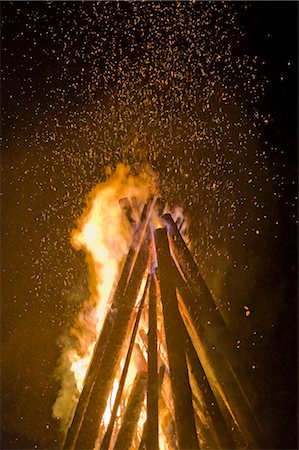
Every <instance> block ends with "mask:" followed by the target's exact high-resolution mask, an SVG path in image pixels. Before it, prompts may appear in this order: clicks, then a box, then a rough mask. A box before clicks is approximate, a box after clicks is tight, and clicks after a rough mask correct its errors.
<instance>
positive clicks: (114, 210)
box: [53, 164, 156, 426]
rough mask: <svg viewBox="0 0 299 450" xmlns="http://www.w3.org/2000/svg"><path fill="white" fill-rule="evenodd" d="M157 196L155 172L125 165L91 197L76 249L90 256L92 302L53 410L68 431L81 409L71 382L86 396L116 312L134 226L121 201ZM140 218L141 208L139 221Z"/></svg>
mask: <svg viewBox="0 0 299 450" xmlns="http://www.w3.org/2000/svg"><path fill="white" fill-rule="evenodd" d="M155 193H156V188H155V181H154V176H153V173H152V171H151V170H150V169H149V168H146V169H144V170H143V171H142V172H141V173H140V175H138V176H134V175H133V174H132V173H131V171H130V168H129V167H128V166H125V165H123V164H119V165H118V166H117V168H116V170H115V172H114V173H113V174H112V176H111V177H110V178H109V179H108V180H107V181H106V182H104V183H101V184H99V185H98V186H96V187H95V188H94V189H93V191H92V192H91V193H90V195H89V197H88V200H87V206H86V209H85V211H84V212H83V214H82V215H81V217H80V218H79V220H78V224H77V227H76V229H75V230H74V231H73V232H72V235H71V243H72V245H73V247H74V248H76V249H78V250H79V249H81V250H83V251H84V252H85V255H86V261H87V263H88V269H89V289H90V297H89V298H88V299H87V300H86V301H85V303H84V305H83V308H82V310H81V311H80V313H79V314H78V316H77V318H76V320H75V323H74V326H73V328H72V330H71V334H72V335H73V336H74V337H75V338H76V344H75V345H74V344H73V341H70V340H67V339H66V340H65V341H66V343H65V344H64V347H65V351H64V353H63V355H62V357H61V365H60V367H59V368H58V376H59V378H60V380H61V385H62V388H61V390H60V393H59V396H58V398H57V400H56V402H55V404H54V406H53V415H54V416H55V417H57V418H60V419H62V420H63V419H65V422H66V423H65V424H64V425H65V426H67V425H68V423H67V422H68V420H69V419H70V416H71V411H72V410H73V408H74V405H75V403H76V399H75V398H74V393H73V390H74V387H73V385H72V384H71V383H70V382H69V379H70V376H71V374H73V376H74V379H75V383H76V387H77V390H78V392H81V391H82V388H83V384H84V378H85V375H86V373H87V370H88V366H89V364H90V361H91V357H92V353H93V350H94V346H95V343H96V340H97V337H98V336H99V334H100V332H101V329H102V325H103V322H104V319H105V316H106V313H107V311H108V309H109V306H110V297H111V293H112V292H113V288H114V287H115V281H116V280H117V279H118V277H119V273H120V268H121V264H122V263H123V260H124V258H125V256H126V254H127V252H128V249H129V244H130V240H131V236H132V226H131V224H130V222H129V220H128V219H127V218H126V216H125V214H124V212H123V211H122V209H121V207H120V204H119V200H120V199H121V198H124V197H126V198H128V199H129V200H131V199H134V201H135V204H139V205H140V206H143V204H144V203H145V202H146V201H147V199H148V198H149V196H151V195H154V194H155ZM139 213H140V211H138V210H137V209H136V207H135V209H134V210H133V214H134V219H135V220H136V219H138V216H139ZM138 300H140V299H138ZM130 378H131V374H130ZM115 383H116V382H115ZM114 389H115V387H114ZM107 414H108V413H107ZM107 417H108V416H107Z"/></svg>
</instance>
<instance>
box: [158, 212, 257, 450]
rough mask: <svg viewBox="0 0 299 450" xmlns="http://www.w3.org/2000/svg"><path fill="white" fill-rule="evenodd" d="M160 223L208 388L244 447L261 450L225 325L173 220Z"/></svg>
mask: <svg viewBox="0 0 299 450" xmlns="http://www.w3.org/2000/svg"><path fill="white" fill-rule="evenodd" d="M162 222H163V223H164V224H166V226H167V230H168V238H169V243H170V247H171V252H172V254H173V256H174V258H175V260H176V262H177V264H178V266H179V268H180V270H181V272H182V273H183V276H184V278H185V280H186V284H185V286H183V284H182V283H181V284H180V285H179V286H178V287H179V291H180V293H181V297H182V299H183V305H182V309H183V311H184V317H185V321H186V324H187V325H188V326H187V327H188V332H189V334H190V333H192V340H193V341H195V340H196V345H195V346H196V349H197V351H199V352H200V353H201V354H199V357H200V360H201V363H202V364H203V365H204V369H205V372H206V374H207V375H208V374H209V375H208V376H209V378H210V379H209V381H210V384H211V385H212V386H214V387H215V386H217V388H218V391H219V393H220V396H221V398H222V399H223V402H224V404H225V405H226V407H228V409H229V410H230V413H231V415H232V417H233V418H234V421H235V422H236V424H237V425H238V426H239V427H240V429H241V431H242V434H243V436H244V438H245V440H246V441H247V444H248V445H249V446H250V447H252V448H257V447H261V448H263V446H264V445H265V444H264V442H263V441H264V438H263V435H262V432H261V429H260V426H259V424H258V421H257V419H256V417H255V415H254V413H253V410H254V409H253V405H252V402H251V399H252V398H254V392H253V389H252V386H251V385H250V383H249V381H248V379H247V377H246V373H245V372H244V370H243V368H242V364H241V362H240V361H238V362H237V361H236V358H235V354H234V348H233V344H232V339H231V336H230V333H229V331H228V329H227V327H226V324H225V322H224V321H223V319H222V317H221V315H220V313H219V311H218V310H217V307H216V305H215V302H214V300H213V298H212V296H211V294H210V292H209V289H208V287H207V285H206V283H205V282H204V280H203V278H202V276H201V274H200V272H199V269H198V268H197V266H196V264H195V262H194V260H193V258H192V256H191V253H190V251H189V249H188V247H187V246H186V244H185V242H184V240H183V238H182V236H181V234H180V233H179V231H178V229H177V227H176V224H175V223H174V221H173V220H172V217H171V216H170V215H169V214H164V215H163V216H162ZM191 330H192V331H191ZM194 343H195V342H194ZM199 349H200V350H199Z"/></svg>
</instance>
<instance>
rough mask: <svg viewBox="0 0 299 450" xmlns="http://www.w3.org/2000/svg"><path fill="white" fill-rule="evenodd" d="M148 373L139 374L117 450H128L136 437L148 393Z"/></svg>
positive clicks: (118, 439) (120, 432) (117, 441)
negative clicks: (135, 433)
mask: <svg viewBox="0 0 299 450" xmlns="http://www.w3.org/2000/svg"><path fill="white" fill-rule="evenodd" d="M146 383H147V373H146V372H137V374H136V377H135V380H134V383H133V387H132V391H131V393H130V396H129V400H128V404H127V407H126V410H125V414H124V417H123V421H122V425H121V428H120V430H119V433H118V436H117V439H116V442H115V446H114V448H115V449H121V450H128V449H129V448H130V444H131V442H132V440H133V437H134V432H135V430H136V427H137V423H138V419H139V416H140V412H141V408H142V405H143V401H144V397H145V393H146Z"/></svg>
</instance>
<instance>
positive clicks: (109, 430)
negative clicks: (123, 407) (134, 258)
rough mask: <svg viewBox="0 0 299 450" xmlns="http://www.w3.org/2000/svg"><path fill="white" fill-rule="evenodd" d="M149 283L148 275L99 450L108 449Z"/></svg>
mask: <svg viewBox="0 0 299 450" xmlns="http://www.w3.org/2000/svg"><path fill="white" fill-rule="evenodd" d="M149 283H150V275H148V277H147V281H146V285H145V288H144V293H143V296H142V298H141V301H140V304H139V308H138V312H137V316H136V319H135V323H134V327H133V332H132V336H131V339H130V343H129V348H128V352H127V356H126V360H125V364H124V368H123V371H122V374H121V378H120V381H119V386H118V390H117V394H116V397H115V400H114V405H113V409H112V412H111V418H110V422H109V425H108V427H107V430H106V433H105V436H104V439H103V441H102V444H101V447H100V448H101V450H108V448H109V444H110V440H111V436H112V432H113V427H114V424H115V419H116V415H117V411H118V408H119V404H120V400H121V397H122V393H123V389H124V386H125V382H126V378H127V373H128V369H129V364H130V361H131V356H132V353H133V348H134V342H135V339H136V334H137V331H138V326H139V322H140V317H141V314H142V311H143V306H144V302H145V298H146V296H147V293H148V286H149Z"/></svg>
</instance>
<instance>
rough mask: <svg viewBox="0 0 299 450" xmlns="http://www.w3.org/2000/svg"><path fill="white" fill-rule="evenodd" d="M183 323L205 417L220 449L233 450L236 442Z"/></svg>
mask: <svg viewBox="0 0 299 450" xmlns="http://www.w3.org/2000/svg"><path fill="white" fill-rule="evenodd" d="M181 322H182V331H183V336H184V337H183V339H184V341H185V344H186V353H187V358H188V361H189V365H190V372H191V380H192V379H194V382H195V383H194V384H196V388H197V389H196V390H197V391H198V393H199V397H200V400H201V403H202V404H203V412H204V415H205V416H206V417H207V419H209V422H210V424H211V425H212V427H213V428H214V429H215V433H216V440H217V441H218V446H219V448H221V449H230V450H231V449H233V448H234V447H235V444H234V441H233V439H232V436H231V435H230V432H229V430H228V428H227V425H226V423H225V420H224V418H223V415H222V413H221V410H220V408H219V405H218V403H217V400H216V398H215V396H214V393H213V391H212V389H211V387H210V385H209V383H208V380H207V377H206V374H205V372H204V370H203V368H202V365H201V363H200V360H199V358H198V355H197V353H196V350H195V348H194V345H193V343H192V340H191V339H190V336H189V334H188V331H187V329H186V326H185V324H184V322H183V320H182V319H181ZM191 386H192V382H191ZM194 391H195V389H193V392H194ZM194 393H195V392H194Z"/></svg>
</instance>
